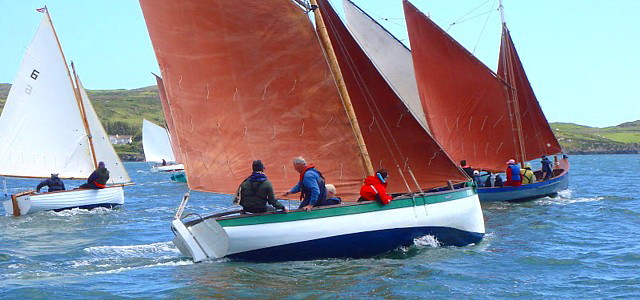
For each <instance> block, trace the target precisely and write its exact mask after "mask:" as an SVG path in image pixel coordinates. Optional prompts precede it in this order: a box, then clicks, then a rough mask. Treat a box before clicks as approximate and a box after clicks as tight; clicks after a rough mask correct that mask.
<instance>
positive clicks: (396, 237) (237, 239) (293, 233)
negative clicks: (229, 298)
mask: <svg viewBox="0 0 640 300" xmlns="http://www.w3.org/2000/svg"><path fill="white" fill-rule="evenodd" d="M394 201H395V200H394ZM401 201H408V202H409V203H410V202H411V201H412V200H411V199H409V200H406V199H403V200H401ZM416 202H419V201H416ZM405 203H407V202H405ZM358 205H369V207H370V208H374V209H368V211H366V210H367V209H365V210H362V208H364V207H361V208H357V207H356V206H358ZM346 206H353V207H354V208H355V209H356V210H359V211H355V210H354V211H353V212H349V213H346V214H345V213H336V215H334V216H331V214H330V213H329V212H330V211H331V210H336V212H338V210H340V209H345V208H346ZM372 206H375V207H372ZM340 207H341V206H335V207H326V208H320V209H318V212H313V211H312V212H311V213H307V212H292V213H289V214H313V213H321V212H320V210H327V212H326V213H327V214H328V215H327V216H325V217H320V218H311V219H308V218H305V215H300V219H299V220H291V221H281V222H265V223H262V224H252V225H241V224H232V223H229V222H226V221H225V220H218V221H217V222H216V220H215V218H206V220H205V221H203V222H197V223H194V222H187V223H186V224H185V225H186V229H187V230H188V232H189V233H190V236H187V237H186V238H184V239H183V238H181V236H182V235H181V234H177V237H176V245H178V248H179V249H180V250H181V252H182V253H183V254H185V255H187V256H192V257H193V256H194V255H192V253H203V252H204V253H205V255H204V258H206V257H207V256H208V257H213V258H217V257H221V256H220V255H218V254H217V253H216V254H215V255H210V253H207V252H208V251H207V250H206V249H205V248H207V246H208V244H209V243H211V241H212V233H211V230H212V228H216V225H218V224H217V223H220V225H222V226H223V228H224V231H225V232H226V235H228V250H226V255H222V256H229V257H232V258H233V257H237V258H240V259H250V260H252V259H256V260H287V259H305V258H304V257H300V253H297V252H298V251H299V250H301V249H307V248H308V247H312V248H313V247H315V246H310V245H323V247H326V248H325V253H319V254H314V255H312V254H309V255H311V256H310V257H311V258H320V257H323V255H325V254H326V255H327V257H359V256H360V254H364V253H362V249H357V248H358V247H363V245H358V243H362V242H366V243H370V244H368V245H366V247H368V249H365V250H364V251H369V250H371V251H373V252H371V253H372V254H373V253H374V252H375V251H374V250H375V249H378V250H379V251H377V252H380V253H381V252H384V251H388V250H391V249H394V248H396V247H398V246H401V245H405V244H407V243H411V242H412V241H413V239H414V238H417V237H420V236H423V235H426V234H432V235H434V236H435V237H436V238H438V239H439V240H440V241H441V242H443V244H447V245H456V246H463V245H466V244H470V243H475V242H477V241H479V240H480V239H481V238H482V235H484V232H485V228H484V219H483V216H482V209H481V207H480V202H479V199H478V195H477V194H476V193H475V192H473V191H472V190H470V189H469V190H467V194H466V195H465V196H464V197H461V198H459V199H456V200H450V201H444V202H439V203H433V204H426V205H423V204H419V203H418V204H416V205H415V206H414V205H410V206H406V205H405V207H399V208H393V209H376V208H377V207H379V208H384V207H383V206H381V205H380V204H378V203H366V204H351V205H343V206H342V208H340ZM347 209H348V208H347ZM287 217H288V216H287ZM292 217H293V216H292ZM174 222H175V221H174ZM178 225H179V224H178ZM173 227H174V230H175V228H176V224H175V223H174V226H173ZM183 232H184V231H183ZM389 237H391V238H389ZM478 237H479V238H478ZM191 238H193V240H191V241H189V240H190V239H191ZM213 241H215V240H213ZM188 245H192V246H191V247H194V246H193V245H195V247H198V245H199V248H201V249H189V246H188ZM217 247H218V246H217V245H211V246H210V247H208V248H211V249H215V248H217ZM335 247H339V248H340V247H342V248H344V249H343V252H340V253H336V254H330V253H328V252H329V251H327V250H326V249H329V248H335ZM275 251H277V252H275ZM304 251H306V250H304ZM285 253H286V255H287V256H286V257H284V258H283V259H279V258H282V257H283V256H284V255H285ZM342 254H345V255H342ZM364 256H366V255H364ZM274 257H279V258H274ZM201 259H203V258H201ZM194 260H196V261H198V260H199V259H196V258H194Z"/></svg>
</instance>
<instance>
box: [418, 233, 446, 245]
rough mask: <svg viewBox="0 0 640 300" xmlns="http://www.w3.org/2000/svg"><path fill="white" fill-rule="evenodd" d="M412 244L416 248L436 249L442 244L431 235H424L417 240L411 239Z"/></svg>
mask: <svg viewBox="0 0 640 300" xmlns="http://www.w3.org/2000/svg"><path fill="white" fill-rule="evenodd" d="M413 244H414V245H415V246H416V247H418V248H427V247H429V248H437V247H440V246H442V243H440V241H438V239H437V238H436V237H435V236H433V235H425V236H422V237H419V238H415V239H413Z"/></svg>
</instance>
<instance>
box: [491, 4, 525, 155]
mask: <svg viewBox="0 0 640 300" xmlns="http://www.w3.org/2000/svg"><path fill="white" fill-rule="evenodd" d="M498 3H499V5H498V9H499V10H500V21H501V22H502V32H503V38H502V43H504V44H505V45H504V46H505V49H509V48H510V46H509V45H507V44H508V43H509V41H508V40H507V39H506V38H505V37H504V33H505V32H507V31H508V28H507V21H506V19H505V17H504V6H502V0H499V2H498ZM504 53H505V56H506V57H505V58H504V59H505V61H506V62H507V68H508V69H509V76H508V77H509V78H505V80H506V81H507V82H508V83H509V90H510V91H509V94H510V95H511V102H512V103H513V110H514V113H513V115H514V116H515V121H516V128H515V130H516V132H517V135H518V138H517V139H518V148H519V149H520V155H519V156H520V157H519V158H518V160H519V161H520V166H522V167H524V163H525V160H526V157H527V155H526V152H525V146H524V138H523V134H522V121H521V119H520V105H519V103H518V90H517V88H516V79H515V77H514V72H513V61H512V59H513V58H512V56H511V53H510V52H509V51H505V52H504ZM516 156H518V153H516Z"/></svg>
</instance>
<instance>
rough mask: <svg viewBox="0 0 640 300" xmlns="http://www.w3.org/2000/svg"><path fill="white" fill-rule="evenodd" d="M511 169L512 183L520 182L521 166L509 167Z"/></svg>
mask: <svg viewBox="0 0 640 300" xmlns="http://www.w3.org/2000/svg"><path fill="white" fill-rule="evenodd" d="M509 168H510V169H511V181H520V180H521V179H522V178H521V177H520V166H519V165H509Z"/></svg>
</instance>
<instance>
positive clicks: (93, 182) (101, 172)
mask: <svg viewBox="0 0 640 300" xmlns="http://www.w3.org/2000/svg"><path fill="white" fill-rule="evenodd" d="M107 180H109V170H107V167H106V166H105V165H104V162H102V161H101V162H100V163H98V168H97V169H96V170H95V171H93V173H91V175H89V178H87V183H85V184H83V185H81V186H79V188H81V189H103V188H106V187H107Z"/></svg>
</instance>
